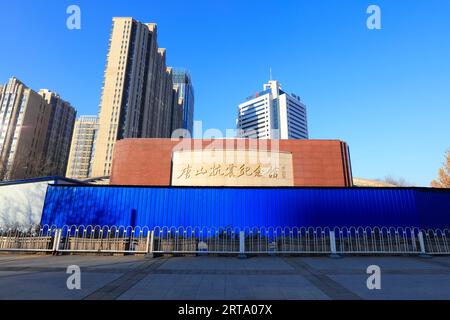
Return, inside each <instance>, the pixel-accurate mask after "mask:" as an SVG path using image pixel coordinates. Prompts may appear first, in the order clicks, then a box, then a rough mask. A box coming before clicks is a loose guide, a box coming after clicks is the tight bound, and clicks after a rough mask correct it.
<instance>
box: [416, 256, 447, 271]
mask: <svg viewBox="0 0 450 320" xmlns="http://www.w3.org/2000/svg"><path fill="white" fill-rule="evenodd" d="M417 260H420V261H421V262H424V263H428V264H431V265H435V266H440V267H445V268H449V269H450V263H447V262H445V261H440V260H435V259H423V258H418V259H417Z"/></svg>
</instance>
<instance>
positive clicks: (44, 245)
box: [0, 226, 57, 252]
mask: <svg viewBox="0 0 450 320" xmlns="http://www.w3.org/2000/svg"><path fill="white" fill-rule="evenodd" d="M56 232H57V228H56V227H51V226H42V227H41V226H32V227H30V228H2V227H0V251H25V252H26V251H28V252H52V251H54V250H55V247H54V245H55V243H54V239H55V235H56Z"/></svg>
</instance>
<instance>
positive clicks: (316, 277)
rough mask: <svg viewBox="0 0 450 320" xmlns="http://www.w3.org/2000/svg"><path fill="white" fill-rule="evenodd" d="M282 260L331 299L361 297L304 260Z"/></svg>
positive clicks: (358, 298)
mask: <svg viewBox="0 0 450 320" xmlns="http://www.w3.org/2000/svg"><path fill="white" fill-rule="evenodd" d="M284 261H285V262H286V263H287V264H288V265H290V266H291V267H293V268H294V269H296V270H299V271H300V272H301V273H302V275H303V277H305V279H306V280H308V281H309V282H310V283H311V284H312V285H314V286H315V287H316V288H317V289H319V290H320V291H322V292H323V293H324V294H325V295H327V296H328V297H329V298H330V299H332V300H362V298H361V297H360V296H359V295H357V294H356V293H354V292H353V291H351V290H349V289H347V288H345V287H344V286H342V285H341V284H339V283H338V282H336V281H334V280H333V279H331V278H330V277H328V276H327V275H326V274H324V273H323V272H322V271H320V270H318V269H316V268H314V267H312V266H310V265H309V264H307V263H306V262H304V261H300V260H298V259H295V260H294V259H284Z"/></svg>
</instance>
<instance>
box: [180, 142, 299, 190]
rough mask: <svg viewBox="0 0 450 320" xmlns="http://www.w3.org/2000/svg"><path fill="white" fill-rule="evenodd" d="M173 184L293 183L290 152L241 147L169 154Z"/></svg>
mask: <svg viewBox="0 0 450 320" xmlns="http://www.w3.org/2000/svg"><path fill="white" fill-rule="evenodd" d="M172 185H174V186H293V185H294V181H293V175H292V154H290V153H278V152H259V151H245V150H244V151H241V150H236V151H235V150H219V151H217V150H214V151H211V150H206V151H181V152H175V153H174V155H173V169H172Z"/></svg>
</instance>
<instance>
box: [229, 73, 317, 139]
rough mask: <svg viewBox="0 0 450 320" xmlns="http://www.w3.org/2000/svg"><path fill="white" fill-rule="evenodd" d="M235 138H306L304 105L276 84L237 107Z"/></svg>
mask: <svg viewBox="0 0 450 320" xmlns="http://www.w3.org/2000/svg"><path fill="white" fill-rule="evenodd" d="M236 123H237V129H238V137H240V138H251V139H308V138H309V135H308V118H307V113H306V106H305V105H304V104H303V103H302V102H301V101H300V98H299V97H298V96H297V95H294V94H291V95H289V94H287V93H286V92H284V91H283V89H282V88H281V85H280V84H279V82H278V81H272V80H271V81H269V83H267V84H265V85H264V90H263V91H262V92H259V93H257V94H255V95H253V96H251V97H249V98H247V101H246V102H244V103H242V104H240V105H239V107H238V118H237V120H236Z"/></svg>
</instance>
